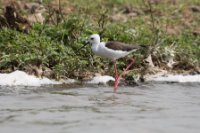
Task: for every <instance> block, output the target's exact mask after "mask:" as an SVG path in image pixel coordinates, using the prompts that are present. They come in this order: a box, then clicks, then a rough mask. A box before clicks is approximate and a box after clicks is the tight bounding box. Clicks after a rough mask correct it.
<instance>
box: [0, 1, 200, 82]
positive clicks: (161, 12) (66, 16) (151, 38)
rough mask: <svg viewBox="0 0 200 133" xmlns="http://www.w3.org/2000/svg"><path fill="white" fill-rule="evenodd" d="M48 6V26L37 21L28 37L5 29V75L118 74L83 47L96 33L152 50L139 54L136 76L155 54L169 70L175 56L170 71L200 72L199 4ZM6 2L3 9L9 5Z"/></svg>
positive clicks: (1, 33) (1, 39) (0, 37)
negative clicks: (30, 69)
mask: <svg viewBox="0 0 200 133" xmlns="http://www.w3.org/2000/svg"><path fill="white" fill-rule="evenodd" d="M44 2H45V3H44V5H45V7H46V8H47V7H48V9H47V11H48V12H45V13H44V15H45V18H46V22H45V23H44V24H40V23H34V24H33V25H32V28H31V30H30V31H29V32H28V33H23V32H20V31H17V30H15V29H11V28H9V27H2V28H1V29H0V72H10V71H14V70H16V69H19V70H25V71H28V70H27V66H29V67H31V66H36V67H38V68H41V69H42V70H43V71H45V70H46V69H47V68H48V70H50V71H51V74H49V75H47V76H49V77H51V78H57V79H59V78H66V77H70V78H79V79H81V78H84V77H87V76H89V75H92V74H94V73H97V72H98V73H102V74H104V73H106V74H108V73H109V74H113V73H112V71H110V70H108V69H107V68H108V65H109V61H108V60H106V59H101V58H99V57H96V56H94V55H93V53H92V52H91V49H90V47H89V46H86V47H85V48H84V49H79V48H80V47H82V46H83V45H84V43H85V41H86V40H87V37H88V36H89V35H91V34H93V33H99V34H100V35H101V37H102V40H103V41H107V40H118V41H123V42H126V43H129V44H131V43H133V44H135V43H136V44H144V45H147V46H149V49H148V50H145V51H142V54H141V52H138V53H136V54H135V55H134V57H135V58H137V62H136V64H135V66H134V68H132V70H133V73H138V72H140V71H142V70H143V69H145V68H146V64H144V63H143V60H144V59H145V58H146V57H147V56H148V55H149V54H151V55H152V58H153V63H154V64H155V65H156V66H159V67H160V68H163V69H166V68H167V69H169V68H168V67H167V62H168V57H171V56H172V55H171V54H174V56H172V57H173V60H174V61H175V62H176V63H175V64H174V66H173V67H172V68H170V70H172V71H173V70H175V71H177V70H178V71H180V70H181V71H182V70H184V71H188V70H192V71H198V70H199V66H200V27H199V25H200V10H195V9H194V8H197V9H198V8H199V7H200V1H199V0H190V1H182V0H166V1H162V0H151V2H148V1H147V0H96V1H94V0H69V1H64V0H60V3H61V4H60V6H59V4H57V8H58V9H59V11H58V12H59V13H56V12H54V10H53V7H52V8H50V6H48V5H49V3H53V2H54V1H50V0H44ZM0 3H2V4H1V5H2V7H1V9H3V8H4V6H5V4H3V1H1V2H0ZM194 6H196V7H194ZM1 12H3V11H1ZM2 14H3V13H2ZM56 18H57V19H56ZM58 18H59V21H58ZM47 20H48V21H47ZM173 50H174V51H173ZM170 51H171V52H170ZM126 62H127V60H126V59H121V60H119V62H118V67H119V68H121V70H122V68H123V67H125V64H126ZM44 75H45V74H44Z"/></svg>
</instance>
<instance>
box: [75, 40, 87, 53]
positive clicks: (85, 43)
mask: <svg viewBox="0 0 200 133" xmlns="http://www.w3.org/2000/svg"><path fill="white" fill-rule="evenodd" d="M88 44H90V43H89V41H85V42H84V45H83V46H82V47H80V48H79V49H78V50H77V51H79V50H81V49H82V48H84V47H85V46H86V45H88Z"/></svg>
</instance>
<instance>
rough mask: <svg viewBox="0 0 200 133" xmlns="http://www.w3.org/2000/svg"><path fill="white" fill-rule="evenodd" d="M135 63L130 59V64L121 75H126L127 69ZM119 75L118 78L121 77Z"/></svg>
mask: <svg viewBox="0 0 200 133" xmlns="http://www.w3.org/2000/svg"><path fill="white" fill-rule="evenodd" d="M134 63H135V60H134V59H132V61H131V63H130V64H129V65H128V66H127V67H126V69H125V70H124V72H123V73H122V74H121V75H124V74H126V73H127V71H128V70H129V68H130V67H131V66H132V65H133V64H134ZM121 75H120V76H121Z"/></svg>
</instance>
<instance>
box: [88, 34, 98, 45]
mask: <svg viewBox="0 0 200 133" xmlns="http://www.w3.org/2000/svg"><path fill="white" fill-rule="evenodd" d="M88 41H89V43H90V44H99V43H100V36H99V35H98V34H93V35H91V36H90V37H89V40H88Z"/></svg>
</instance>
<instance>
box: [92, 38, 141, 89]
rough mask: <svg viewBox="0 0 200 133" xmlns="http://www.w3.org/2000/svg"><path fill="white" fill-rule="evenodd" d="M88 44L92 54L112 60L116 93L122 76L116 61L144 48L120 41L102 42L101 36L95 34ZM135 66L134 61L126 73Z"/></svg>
mask: <svg viewBox="0 0 200 133" xmlns="http://www.w3.org/2000/svg"><path fill="white" fill-rule="evenodd" d="M88 42H89V43H90V44H91V49H92V52H93V53H94V54H95V55H97V56H100V57H103V58H107V59H110V60H111V61H113V62H114V71H115V84H114V92H116V90H117V88H118V84H119V78H120V75H118V72H117V67H116V60H118V59H120V58H123V57H125V56H127V55H128V54H130V53H133V52H135V51H137V50H139V49H141V48H142V46H140V45H130V44H126V43H123V42H119V41H108V42H101V38H100V36H99V34H93V35H91V36H90V37H89V38H88ZM133 64H134V60H132V62H131V63H130V64H129V65H128V66H127V67H126V69H125V70H124V73H125V72H126V71H127V70H128V69H129V68H130V67H131V66H132V65H133Z"/></svg>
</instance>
